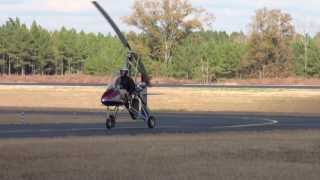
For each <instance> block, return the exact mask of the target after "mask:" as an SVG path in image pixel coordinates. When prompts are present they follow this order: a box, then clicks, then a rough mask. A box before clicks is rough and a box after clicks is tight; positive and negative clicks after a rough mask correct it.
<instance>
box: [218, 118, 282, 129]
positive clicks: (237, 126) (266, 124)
mask: <svg viewBox="0 0 320 180" xmlns="http://www.w3.org/2000/svg"><path fill="white" fill-rule="evenodd" d="M241 119H249V120H252V118H241ZM260 120H263V121H267V122H265V123H252V124H241V125H230V126H220V127H212V128H248V127H261V126H271V125H275V124H278V123H279V121H277V120H273V119H260Z"/></svg>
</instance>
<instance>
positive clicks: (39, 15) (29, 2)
mask: <svg viewBox="0 0 320 180" xmlns="http://www.w3.org/2000/svg"><path fill="white" fill-rule="evenodd" d="M133 1H134V0H100V1H98V2H100V3H101V4H102V5H103V6H104V8H105V9H106V10H107V11H108V12H109V14H110V15H111V16H112V17H113V18H114V19H115V21H116V22H117V24H118V25H119V26H120V28H121V29H122V30H124V31H128V30H131V29H132V28H130V27H128V26H126V25H125V24H124V23H123V22H122V21H121V20H120V18H121V17H123V16H126V15H129V14H130V12H131V7H132V4H133ZM189 1H190V2H191V3H192V4H194V6H196V7H202V8H205V9H207V10H208V11H209V12H211V13H213V14H214V15H215V17H216V20H215V22H214V24H213V29H215V30H225V31H228V32H232V31H240V30H242V31H244V32H246V31H247V30H248V24H249V23H250V21H251V18H252V16H254V14H255V10H257V9H259V8H262V7H268V8H278V9H281V10H283V11H284V12H288V13H290V14H291V15H292V17H293V19H294V24H295V25H296V28H297V30H298V31H300V32H303V31H306V32H309V33H312V34H313V33H314V32H318V31H320V11H319V7H320V1H319V0H304V1H303V0H189ZM9 17H19V18H20V19H21V20H22V21H23V22H24V23H27V24H28V25H30V24H31V23H32V21H33V20H36V21H37V22H38V23H39V24H41V25H42V26H44V27H46V28H48V29H50V30H54V29H59V28H61V27H62V26H66V27H74V28H76V29H77V30H84V31H86V32H102V33H107V32H111V29H110V27H109V26H108V25H107V24H106V23H105V20H104V19H103V18H102V17H101V15H100V14H99V13H98V12H97V11H96V9H95V8H94V6H93V5H92V4H91V2H90V1H89V0H0V23H1V24H3V23H4V22H5V21H6V20H7V19H8V18H9Z"/></svg>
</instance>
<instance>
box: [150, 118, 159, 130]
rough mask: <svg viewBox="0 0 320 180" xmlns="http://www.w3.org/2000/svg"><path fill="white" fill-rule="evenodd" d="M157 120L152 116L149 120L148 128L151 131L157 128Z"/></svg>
mask: <svg viewBox="0 0 320 180" xmlns="http://www.w3.org/2000/svg"><path fill="white" fill-rule="evenodd" d="M156 121H157V120H156V118H155V117H154V116H150V117H149V119H148V127H149V128H150V129H153V128H155V127H156Z"/></svg>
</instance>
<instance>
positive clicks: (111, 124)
mask: <svg viewBox="0 0 320 180" xmlns="http://www.w3.org/2000/svg"><path fill="white" fill-rule="evenodd" d="M115 126H116V118H115V117H114V116H113V115H110V116H109V117H108V118H107V119H106V128H107V129H112V128H114V127H115Z"/></svg>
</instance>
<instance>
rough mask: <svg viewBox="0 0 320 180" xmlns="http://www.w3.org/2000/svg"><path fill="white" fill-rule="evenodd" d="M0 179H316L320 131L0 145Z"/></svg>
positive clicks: (27, 141) (319, 170)
mask: <svg viewBox="0 0 320 180" xmlns="http://www.w3.org/2000/svg"><path fill="white" fill-rule="evenodd" d="M0 152H1V153H0V169H1V171H0V179H6V180H10V179H15V180H18V179H26V180H27V179H32V180H40V179H48V180H50V179H68V180H72V179H75V180H81V179H148V180H151V179H190V180H194V179H219V180H224V179H227V180H233V179H234V180H241V179H244V180H250V179H252V180H256V179H259V180H268V179H273V180H301V179H308V180H318V179H319V177H320V132H319V131H296V132H292V131H290V132H264V133H244V132H243V133H215V134H190V135H157V136H154V135H148V136H112V137H86V138H72V137H70V138H64V139H60V138H59V139H24V140H0Z"/></svg>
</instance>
